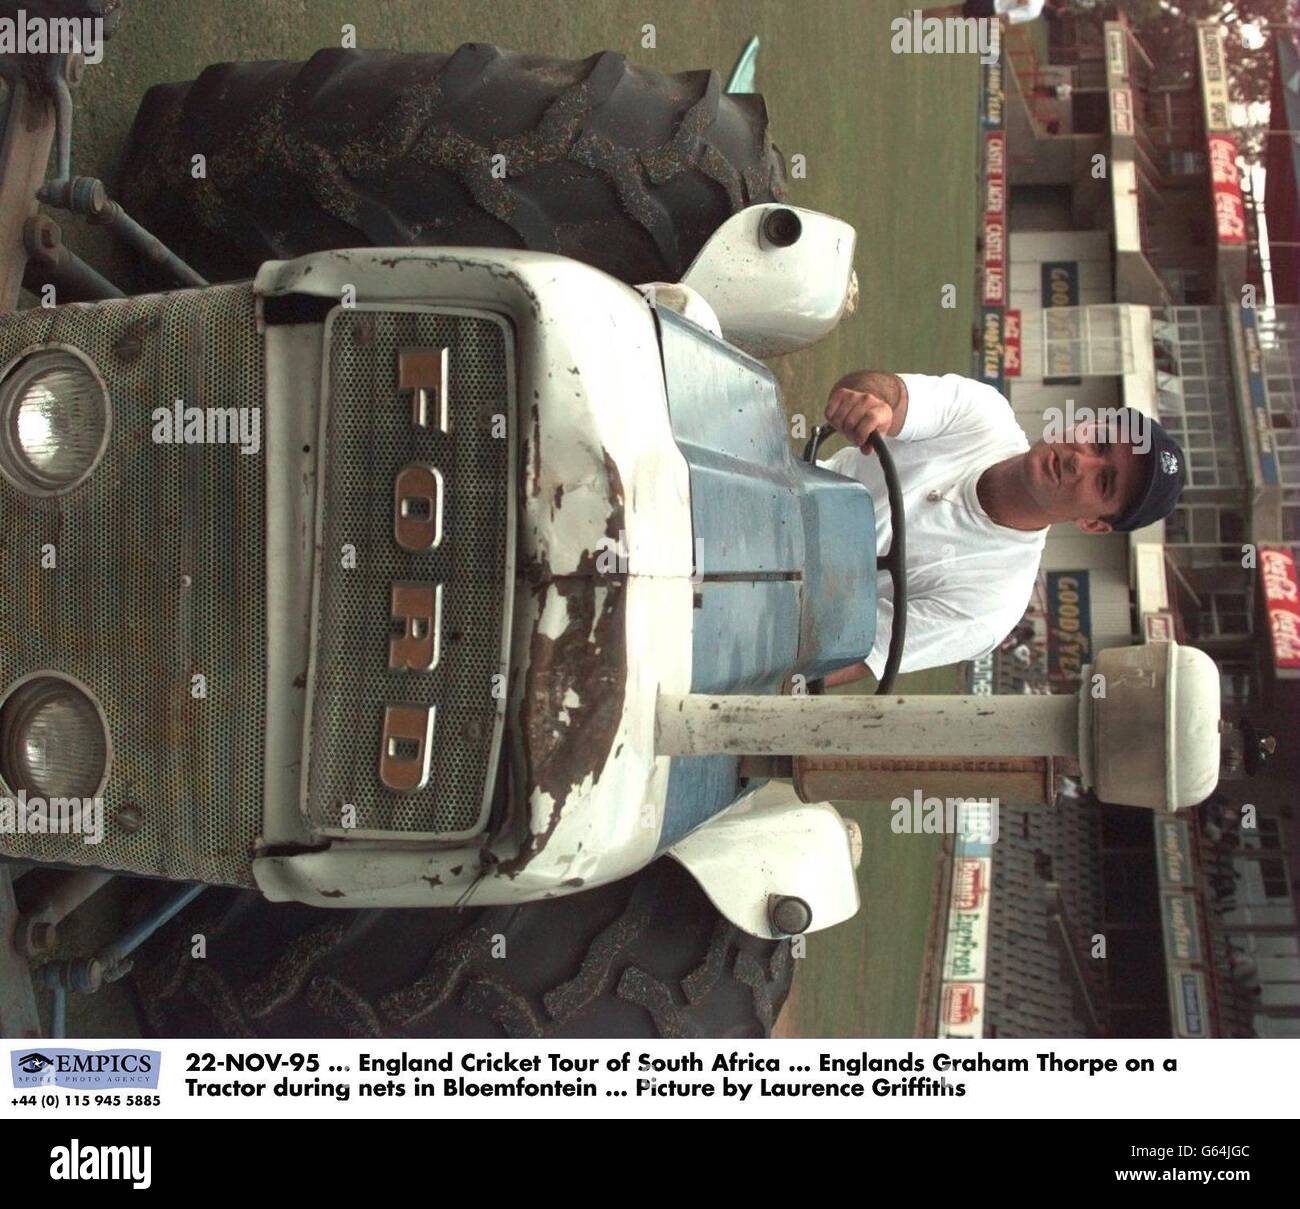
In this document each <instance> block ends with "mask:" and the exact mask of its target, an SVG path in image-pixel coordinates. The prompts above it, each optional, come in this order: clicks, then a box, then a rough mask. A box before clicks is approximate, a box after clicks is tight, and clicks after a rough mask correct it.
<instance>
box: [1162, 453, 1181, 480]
mask: <svg viewBox="0 0 1300 1209" xmlns="http://www.w3.org/2000/svg"><path fill="white" fill-rule="evenodd" d="M1160 469H1161V470H1163V471H1164V472H1165V473H1166V474H1177V473H1178V459H1177V458H1176V457H1175V456H1174V455H1173V454H1172V453H1170V452H1169V450H1167V449H1162V450H1161V451H1160Z"/></svg>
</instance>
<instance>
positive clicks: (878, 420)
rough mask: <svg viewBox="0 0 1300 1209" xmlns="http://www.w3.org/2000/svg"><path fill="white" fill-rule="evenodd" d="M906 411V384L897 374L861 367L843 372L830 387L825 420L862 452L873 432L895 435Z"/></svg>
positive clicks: (866, 450) (868, 451)
mask: <svg viewBox="0 0 1300 1209" xmlns="http://www.w3.org/2000/svg"><path fill="white" fill-rule="evenodd" d="M906 414H907V388H906V387H905V386H904V385H903V381H902V379H901V378H899V377H898V376H897V375H896V374H882V373H876V372H873V371H870V370H864V371H862V372H860V373H856V374H846V375H845V376H844V377H843V378H841V379H840V380H839V381H838V382H837V383H836V384H835V386H834V388H833V389H832V390H831V395H830V398H829V399H828V400H827V403H826V420H827V422H828V423H829V424H830V425H831V427H832V428H834V429H835V431H836V432H838V433H841V434H842V435H843V436H844V437H846V438H847V439H848V440H849V441H851V442H852V443H853V444H854V445H856V446H857V447H858V448H859V449H860V450H861V451H862V452H863V453H870V452H871V446H870V445H869V444H868V443H867V442H868V441H870V439H871V435H872V433H876V432H879V433H881V434H882V435H883V436H889V437H893V436H897V435H898V433H899V431H900V430H901V429H902V427H903V418H904V417H905V416H906Z"/></svg>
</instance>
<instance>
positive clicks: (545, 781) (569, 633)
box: [499, 450, 627, 877]
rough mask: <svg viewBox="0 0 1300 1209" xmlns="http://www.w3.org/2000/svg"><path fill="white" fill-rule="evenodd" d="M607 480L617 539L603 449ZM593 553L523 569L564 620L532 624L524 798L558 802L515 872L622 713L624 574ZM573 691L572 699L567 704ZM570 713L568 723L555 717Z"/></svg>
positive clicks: (614, 477) (596, 764)
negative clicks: (550, 631) (543, 627)
mask: <svg viewBox="0 0 1300 1209" xmlns="http://www.w3.org/2000/svg"><path fill="white" fill-rule="evenodd" d="M601 452H602V455H603V457H604V463H605V473H606V476H607V479H606V481H607V482H608V484H609V489H608V497H607V498H608V504H609V511H608V514H607V516H606V520H605V536H606V537H607V538H608V539H610V540H611V541H613V542H616V543H617V542H618V540H619V537H620V534H621V533H622V531H623V529H624V527H625V520H624V504H623V499H624V497H623V482H622V478H621V476H620V475H619V473H618V467H617V466H616V465H615V464H614V460H613V459H612V458H611V457H610V456H609V453H608V452H607V451H605V450H602V451H601ZM596 564H597V551H593V550H588V551H585V552H584V553H583V555H582V558H581V559H579V561H578V568H577V570H576V572H575V573H573V574H571V575H560V576H555V575H551V574H550V572H549V568H547V567H545V566H544V565H542V564H541V563H540V562H538V561H536V560H534V561H532V562H531V563H530V564H529V566H528V567H527V576H528V582H529V583H530V585H531V587H532V590H533V591H534V592H535V593H537V594H538V595H539V597H540V598H543V599H544V598H545V596H546V594H547V593H549V592H550V591H555V592H556V593H558V594H559V595H560V596H561V597H562V598H563V600H564V602H565V605H566V606H567V610H568V618H567V621H566V623H565V626H564V629H563V631H562V632H561V633H560V634H558V635H554V636H550V635H546V634H543V633H541V632H540V631H538V630H534V632H533V635H532V641H531V644H530V648H529V660H528V671H527V674H526V676H525V679H524V689H523V699H522V701H521V703H520V709H519V736H520V742H521V744H522V746H523V751H524V763H525V768H526V770H527V780H526V782H525V784H524V787H523V790H524V796H525V798H526V799H527V798H530V797H531V796H532V794H533V792H534V790H536V791H539V792H541V793H544V794H546V795H548V796H549V797H550V798H551V799H552V801H553V802H554V803H555V806H554V810H553V811H552V814H551V818H550V822H549V823H548V825H547V827H546V830H545V831H543V832H534V833H533V834H532V835H530V836H529V838H528V840H527V841H526V843H525V844H524V846H523V847H522V849H521V850H520V852H519V855H518V856H517V857H515V858H514V859H513V860H510V861H503V862H502V863H501V865H500V866H499V869H500V872H501V873H503V874H504V875H506V876H507V877H513V876H515V875H516V874H518V873H519V871H520V870H521V869H523V868H524V867H525V866H526V865H527V864H528V862H529V861H531V860H532V859H533V858H534V857H535V856H536V855H537V854H538V853H539V852H541V851H542V849H543V848H545V847H546V845H547V843H548V842H549V841H550V838H551V836H552V835H553V834H554V832H555V828H556V827H557V826H558V825H559V822H560V819H561V818H562V817H563V815H564V805H565V802H566V801H567V800H568V797H569V794H570V793H571V792H572V791H573V789H574V788H575V787H577V786H579V785H581V784H582V783H583V782H584V781H585V780H587V778H588V777H591V778H592V779H593V780H596V779H599V777H600V775H601V772H602V771H603V770H604V767H605V764H606V761H607V760H608V759H609V755H610V751H611V750H612V748H613V746H614V737H615V735H616V734H617V733H618V727H619V723H620V721H621V720H622V717H623V702H624V698H625V696H626V692H627V660H626V657H625V655H624V650H625V647H626V641H625V636H626V631H627V601H626V595H627V593H626V589H627V577H626V575H625V574H622V573H619V574H606V573H603V572H601V571H599V570H598V569H597V565H596ZM573 696H576V697H577V701H578V703H577V704H576V705H570V704H567V702H569V701H570V700H571V699H572V697H573ZM564 714H567V717H568V721H567V722H565V723H561V722H560V718H561V716H562V715H564Z"/></svg>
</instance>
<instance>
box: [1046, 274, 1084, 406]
mask: <svg viewBox="0 0 1300 1209" xmlns="http://www.w3.org/2000/svg"><path fill="white" fill-rule="evenodd" d="M1041 296H1042V300H1043V344H1044V346H1045V348H1046V349H1047V360H1046V363H1045V364H1044V366H1043V384H1044V385H1045V386H1077V385H1079V383H1081V382H1082V381H1083V379H1082V378H1079V377H1075V376H1073V375H1071V373H1070V371H1071V370H1072V369H1077V368H1078V366H1077V365H1075V363H1074V357H1073V355H1072V353H1071V349H1072V347H1073V346H1072V344H1071V343H1070V336H1071V334H1072V330H1073V329H1072V328H1071V327H1070V325H1069V319H1070V317H1071V316H1072V315H1073V312H1071V313H1070V315H1063V314H1060V313H1059V312H1060V310H1061V308H1063V307H1075V306H1078V305H1079V263H1078V261H1075V260H1045V261H1043V265H1042V280H1041ZM1053 311H1057V312H1058V313H1057V314H1055V315H1054V314H1052V312H1053Z"/></svg>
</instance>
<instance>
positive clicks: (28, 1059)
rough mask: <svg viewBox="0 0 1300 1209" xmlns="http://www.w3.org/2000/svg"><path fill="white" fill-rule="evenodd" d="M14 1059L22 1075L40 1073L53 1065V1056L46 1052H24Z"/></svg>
mask: <svg viewBox="0 0 1300 1209" xmlns="http://www.w3.org/2000/svg"><path fill="white" fill-rule="evenodd" d="M14 1061H15V1063H16V1064H17V1067H18V1069H19V1071H21V1072H22V1073H23V1074H24V1075H41V1074H44V1073H45V1072H46V1071H47V1070H49V1069H50V1067H51V1066H53V1065H54V1059H53V1058H51V1057H49V1056H48V1055H46V1054H37V1053H31V1054H24V1055H23V1056H22V1057H21V1058H15V1059H14Z"/></svg>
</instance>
